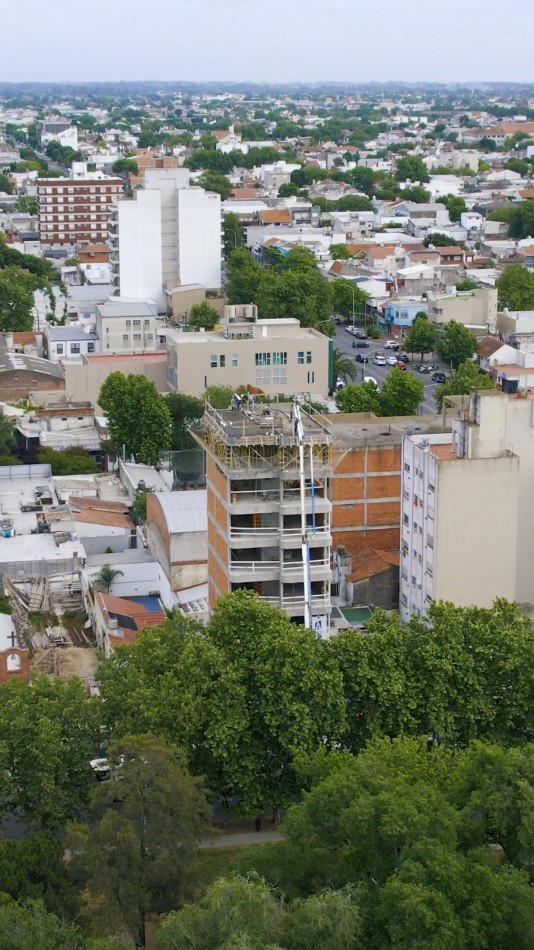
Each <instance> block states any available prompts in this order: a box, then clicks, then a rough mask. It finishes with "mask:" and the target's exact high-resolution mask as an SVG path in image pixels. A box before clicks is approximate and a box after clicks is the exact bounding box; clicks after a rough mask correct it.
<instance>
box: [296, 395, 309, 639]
mask: <svg viewBox="0 0 534 950" xmlns="http://www.w3.org/2000/svg"><path fill="white" fill-rule="evenodd" d="M293 419H294V426H295V435H296V437H297V440H298V448H299V483H300V533H301V550H302V574H303V581H304V624H305V626H306V627H307V628H308V629H309V630H312V629H313V627H312V610H311V581H310V548H309V544H308V525H307V523H306V475H305V470H304V427H303V425H302V416H301V412H300V405H299V403H298V401H296V400H295V403H294V405H293ZM311 451H312V445H311V443H310V452H311Z"/></svg>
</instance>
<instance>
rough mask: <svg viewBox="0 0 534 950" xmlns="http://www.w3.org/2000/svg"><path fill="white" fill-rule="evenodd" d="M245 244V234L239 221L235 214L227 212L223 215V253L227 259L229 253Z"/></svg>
mask: <svg viewBox="0 0 534 950" xmlns="http://www.w3.org/2000/svg"><path fill="white" fill-rule="evenodd" d="M244 243H245V233H244V231H243V227H242V225H241V221H240V220H239V217H238V215H237V214H234V213H233V212H231V211H229V212H227V213H226V214H223V244H224V253H225V256H226V257H228V255H229V253H230V251H235V250H237V248H238V247H243V245H244Z"/></svg>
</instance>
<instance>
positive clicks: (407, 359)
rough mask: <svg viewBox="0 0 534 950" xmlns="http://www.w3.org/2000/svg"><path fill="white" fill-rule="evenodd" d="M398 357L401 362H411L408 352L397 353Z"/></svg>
mask: <svg viewBox="0 0 534 950" xmlns="http://www.w3.org/2000/svg"><path fill="white" fill-rule="evenodd" d="M397 359H398V360H399V361H400V362H401V363H409V362H410V357H409V356H408V354H407V353H397Z"/></svg>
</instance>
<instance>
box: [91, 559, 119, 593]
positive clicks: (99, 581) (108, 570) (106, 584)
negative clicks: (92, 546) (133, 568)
mask: <svg viewBox="0 0 534 950" xmlns="http://www.w3.org/2000/svg"><path fill="white" fill-rule="evenodd" d="M117 577H124V571H119V570H114V569H113V568H112V567H111V566H110V565H109V564H103V565H102V567H101V568H100V570H99V572H98V574H97V576H96V577H95V579H94V586H95V587H98V588H99V589H100V590H103V591H104V593H106V594H109V592H110V590H111V585H112V584H113V581H115V580H116V579H117Z"/></svg>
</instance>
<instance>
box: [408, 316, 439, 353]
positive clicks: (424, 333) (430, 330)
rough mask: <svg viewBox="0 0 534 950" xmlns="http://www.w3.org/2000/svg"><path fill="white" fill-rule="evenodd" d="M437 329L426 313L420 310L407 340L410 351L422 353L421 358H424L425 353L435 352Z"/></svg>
mask: <svg viewBox="0 0 534 950" xmlns="http://www.w3.org/2000/svg"><path fill="white" fill-rule="evenodd" d="M436 342H437V331H436V327H435V325H434V324H433V323H430V321H429V319H428V317H427V315H426V313H424V311H422V310H420V311H419V313H416V315H415V317H414V321H413V324H412V326H411V329H410V332H409V334H408V336H407V338H406V340H405V346H406V349H407V350H408V353H411V354H412V355H413V354H414V353H420V355H421V359H424V356H425V353H433V352H434V350H435V348H436Z"/></svg>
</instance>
